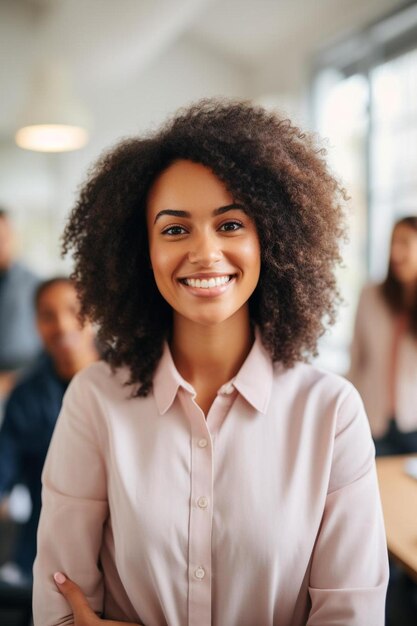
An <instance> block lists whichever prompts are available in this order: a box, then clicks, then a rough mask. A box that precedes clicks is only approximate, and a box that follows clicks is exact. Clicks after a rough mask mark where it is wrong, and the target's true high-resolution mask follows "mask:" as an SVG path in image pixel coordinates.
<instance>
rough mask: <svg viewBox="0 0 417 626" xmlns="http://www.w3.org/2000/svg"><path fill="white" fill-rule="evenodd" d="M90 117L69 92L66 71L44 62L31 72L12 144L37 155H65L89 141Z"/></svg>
mask: <svg viewBox="0 0 417 626" xmlns="http://www.w3.org/2000/svg"><path fill="white" fill-rule="evenodd" d="M89 126H90V124H89V116H88V113H87V111H86V109H85V108H84V106H83V105H82V104H81V103H80V102H79V101H78V100H77V99H76V97H75V95H74V94H73V92H72V89H71V80H70V76H69V73H68V71H67V70H66V68H65V67H64V66H62V65H59V64H56V63H55V64H54V63H50V62H49V63H44V64H42V66H39V67H38V68H36V70H35V72H34V73H33V78H32V83H31V86H30V89H29V93H28V98H27V101H26V103H25V106H24V108H23V110H22V112H21V115H20V117H19V125H18V130H17V132H16V135H15V141H16V143H17V145H18V146H19V147H20V148H24V149H26V150H36V151H39V152H68V151H70V150H78V149H80V148H82V147H83V146H84V145H85V144H86V143H87V141H88V139H89V133H88V128H89Z"/></svg>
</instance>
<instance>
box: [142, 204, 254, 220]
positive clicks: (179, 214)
mask: <svg viewBox="0 0 417 626" xmlns="http://www.w3.org/2000/svg"><path fill="white" fill-rule="evenodd" d="M233 209H240V210H241V211H244V210H245V209H244V207H243V206H242V205H241V204H237V203H235V202H234V203H233V204H227V205H226V206H221V207H219V208H218V209H214V211H213V215H222V214H223V213H227V211H232V210H233ZM163 215H171V216H172V217H191V213H190V212H189V211H180V210H179V209H162V211H159V212H158V213H157V214H156V217H155V219H154V224H156V222H157V220H159V218H160V217H162V216H163Z"/></svg>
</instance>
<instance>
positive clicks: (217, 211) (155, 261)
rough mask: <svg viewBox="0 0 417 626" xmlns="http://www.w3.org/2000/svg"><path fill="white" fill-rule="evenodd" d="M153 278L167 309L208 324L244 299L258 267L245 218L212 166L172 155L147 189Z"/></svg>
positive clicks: (223, 317)
mask: <svg viewBox="0 0 417 626" xmlns="http://www.w3.org/2000/svg"><path fill="white" fill-rule="evenodd" d="M147 225H148V237H149V250H150V259H151V264H152V269H153V273H154V277H155V281H156V284H157V286H158V289H159V291H160V293H161V295H162V296H163V297H164V299H165V300H166V301H167V302H168V303H169V304H170V305H171V307H172V308H173V310H174V314H176V315H179V316H182V317H183V318H186V319H187V320H190V321H192V322H195V323H198V324H203V325H212V324H218V323H221V322H223V321H225V320H226V319H229V318H230V317H232V316H233V315H234V314H236V313H237V312H238V311H241V309H242V307H247V306H248V300H249V298H250V296H251V294H252V293H253V291H254V289H255V287H256V285H257V283H258V280H259V273H260V267H261V254H260V246H259V239H258V234H257V232H256V228H255V224H254V222H253V221H252V219H251V218H250V217H249V215H247V213H245V210H244V208H243V207H241V206H240V205H237V204H236V203H235V202H234V199H233V197H232V196H231V194H230V193H229V191H228V190H227V189H226V187H225V185H224V184H223V183H222V182H221V181H220V180H219V179H218V178H217V176H215V174H213V172H212V171H211V170H210V169H209V168H207V167H205V166H203V165H200V164H197V163H194V162H192V161H186V160H179V161H175V162H174V163H172V165H170V166H169V167H168V168H167V169H166V170H164V171H163V172H162V173H161V174H160V176H159V177H158V178H157V179H156V181H155V182H154V184H153V186H152V188H151V189H150V192H149V194H148V202H147Z"/></svg>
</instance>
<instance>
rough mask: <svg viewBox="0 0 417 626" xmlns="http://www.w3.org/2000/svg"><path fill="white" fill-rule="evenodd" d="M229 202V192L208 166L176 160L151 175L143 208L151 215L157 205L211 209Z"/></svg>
mask: <svg viewBox="0 0 417 626" xmlns="http://www.w3.org/2000/svg"><path fill="white" fill-rule="evenodd" d="M232 202H233V196H232V195H231V193H230V192H229V191H228V189H227V188H226V186H225V184H224V183H223V182H222V181H221V180H220V179H219V178H218V177H217V176H216V175H215V174H214V172H213V171H212V170H211V169H210V168H208V167H206V166H204V165H201V164H200V163H194V162H193V161H186V160H179V161H175V162H174V163H172V164H171V165H170V166H169V167H167V169H165V170H164V171H163V172H161V174H160V175H159V176H158V177H157V178H156V179H155V181H154V183H153V185H152V186H151V188H150V190H149V193H148V198H147V208H148V212H149V214H150V215H155V214H156V213H157V212H158V211H160V210H161V209H174V210H175V209H184V210H193V209H194V210H195V209H196V208H198V207H201V208H207V209H210V210H213V209H215V208H218V207H221V206H225V205H227V204H231V203H232Z"/></svg>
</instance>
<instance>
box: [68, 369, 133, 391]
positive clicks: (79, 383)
mask: <svg viewBox="0 0 417 626" xmlns="http://www.w3.org/2000/svg"><path fill="white" fill-rule="evenodd" d="M129 378H130V372H129V369H128V368H127V367H117V368H112V367H111V365H109V363H106V361H104V360H100V361H96V362H95V363H92V364H91V365H88V366H87V367H85V368H83V369H82V370H81V371H80V372H78V373H77V374H76V375H75V376H74V378H73V379H72V381H71V384H70V386H69V388H68V392H67V393H76V392H77V391H82V392H88V390H90V391H91V392H92V393H94V391H96V392H99V393H100V394H101V395H102V396H103V397H105V396H108V395H112V396H114V394H115V393H116V394H124V395H131V392H132V389H131V386H130V385H128V383H129Z"/></svg>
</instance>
